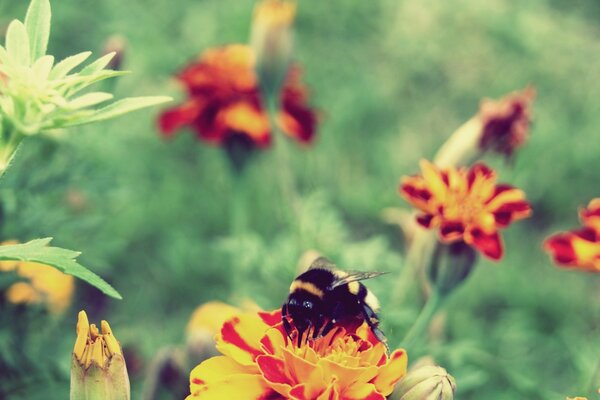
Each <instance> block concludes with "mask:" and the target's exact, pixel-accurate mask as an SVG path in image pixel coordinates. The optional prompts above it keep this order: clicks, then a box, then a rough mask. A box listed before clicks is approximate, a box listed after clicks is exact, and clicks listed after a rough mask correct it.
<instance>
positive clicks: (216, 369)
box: [190, 356, 258, 393]
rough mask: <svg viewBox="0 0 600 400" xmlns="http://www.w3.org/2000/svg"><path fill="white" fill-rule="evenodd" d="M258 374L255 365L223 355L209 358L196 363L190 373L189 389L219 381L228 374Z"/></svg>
mask: <svg viewBox="0 0 600 400" xmlns="http://www.w3.org/2000/svg"><path fill="white" fill-rule="evenodd" d="M240 374H249V375H258V368H256V367H255V366H244V365H240V364H238V363H236V362H235V361H233V360H232V359H230V358H227V357H225V356H217V357H212V358H209V359H208V360H205V361H203V362H202V363H201V364H199V365H197V366H196V367H195V368H194V369H193V370H192V372H191V373H190V391H191V392H192V393H193V392H194V391H195V390H198V389H199V388H200V387H202V386H206V385H211V384H213V383H215V382H219V381H221V380H223V379H224V377H226V376H228V375H240Z"/></svg>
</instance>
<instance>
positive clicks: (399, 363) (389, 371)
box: [372, 349, 408, 396]
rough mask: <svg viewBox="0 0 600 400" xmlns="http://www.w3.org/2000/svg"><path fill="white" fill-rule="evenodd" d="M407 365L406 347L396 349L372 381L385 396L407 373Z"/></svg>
mask: <svg viewBox="0 0 600 400" xmlns="http://www.w3.org/2000/svg"><path fill="white" fill-rule="evenodd" d="M407 365H408V357H407V355H406V351H405V350H404V349H398V350H395V351H394V352H393V353H392V354H391V355H390V359H389V361H388V363H387V364H386V365H384V366H382V367H381V368H380V369H379V374H377V376H376V377H375V379H374V380H373V381H372V383H373V384H374V385H375V387H376V388H377V391H378V392H379V393H381V394H382V395H384V396H389V395H390V394H391V393H392V391H393V390H394V386H396V383H398V381H399V380H400V379H402V377H403V376H404V375H406V367H407Z"/></svg>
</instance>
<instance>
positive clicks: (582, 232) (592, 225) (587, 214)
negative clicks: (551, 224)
mask: <svg viewBox="0 0 600 400" xmlns="http://www.w3.org/2000/svg"><path fill="white" fill-rule="evenodd" d="M579 218H580V219H581V222H583V225H584V226H583V228H581V229H577V230H573V231H569V232H563V233H557V234H555V235H552V236H550V237H549V238H548V239H546V242H545V243H544V247H545V248H546V250H547V251H548V252H550V253H551V254H552V257H553V258H554V261H555V262H556V263H558V264H560V265H564V266H566V267H574V268H579V269H582V270H586V271H592V272H598V273H600V198H595V199H593V200H592V201H590V204H589V205H588V207H587V208H584V209H581V210H580V211H579Z"/></svg>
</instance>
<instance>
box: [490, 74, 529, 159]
mask: <svg viewBox="0 0 600 400" xmlns="http://www.w3.org/2000/svg"><path fill="white" fill-rule="evenodd" d="M534 98H535V89H534V88H533V87H531V86H529V87H527V88H525V89H523V90H521V91H517V92H513V93H511V94H509V95H507V96H505V97H503V98H501V99H500V100H491V99H485V100H483V101H482V102H481V105H480V108H479V118H480V119H481V123H482V134H481V140H480V142H479V145H480V147H481V148H482V149H484V150H485V149H492V150H494V151H496V152H498V153H504V154H506V155H507V156H510V155H512V153H513V152H514V151H515V150H516V149H517V148H518V147H521V146H522V145H523V144H524V143H525V141H526V140H527V137H528V135H529V124H530V122H531V103H533V99H534Z"/></svg>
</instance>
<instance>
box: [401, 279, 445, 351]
mask: <svg viewBox="0 0 600 400" xmlns="http://www.w3.org/2000/svg"><path fill="white" fill-rule="evenodd" d="M444 300H445V296H443V295H442V294H440V293H439V292H438V291H437V290H432V292H431V295H430V296H429V298H428V299H427V302H426V303H425V306H423V308H422V309H421V312H420V314H419V316H418V317H417V320H416V321H415V323H414V324H413V326H412V327H411V328H410V330H409V331H408V333H407V334H406V336H405V337H404V339H403V340H402V347H404V348H411V347H413V346H414V345H415V344H418V342H419V341H420V340H421V339H422V338H423V336H424V333H425V331H426V330H427V328H428V327H429V323H430V322H431V320H432V318H433V317H434V315H435V314H436V312H437V311H438V310H439V308H440V307H441V305H442V304H443V302H444Z"/></svg>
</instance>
